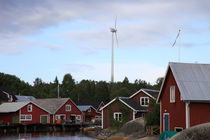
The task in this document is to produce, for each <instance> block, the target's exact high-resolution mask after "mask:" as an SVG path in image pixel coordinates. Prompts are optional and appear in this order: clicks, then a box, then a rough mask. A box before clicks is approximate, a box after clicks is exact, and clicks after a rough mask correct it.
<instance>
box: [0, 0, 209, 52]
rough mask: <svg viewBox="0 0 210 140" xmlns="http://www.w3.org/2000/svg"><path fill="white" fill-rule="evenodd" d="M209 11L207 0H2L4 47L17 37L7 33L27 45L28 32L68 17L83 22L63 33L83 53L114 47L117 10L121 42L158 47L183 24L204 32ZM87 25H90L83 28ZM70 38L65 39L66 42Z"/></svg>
mask: <svg viewBox="0 0 210 140" xmlns="http://www.w3.org/2000/svg"><path fill="white" fill-rule="evenodd" d="M209 12H210V1H208V0H202V1H197V0H176V1H168V0H158V1H157V0H150V1H146V0H141V1H140V0H132V1H127V0H115V1H111V0H107V1H98V0H90V1H88V2H87V1H81V0H77V1H74V0H61V1H57V0H30V1H28V0H19V1H18V2H17V1H14V0H1V1H0V13H1V14H0V25H1V26H0V38H1V45H2V46H7V44H6V43H7V41H5V40H4V39H3V41H2V38H7V37H8V36H15V37H10V38H8V39H7V40H8V42H22V43H23V44H27V41H28V40H27V39H24V37H25V36H28V35H30V36H33V35H34V34H41V33H42V31H43V30H44V29H45V28H47V27H55V28H56V26H58V25H62V23H64V22H69V23H76V22H78V21H82V22H80V23H79V25H78V26H77V27H79V28H75V29H71V31H70V32H69V31H68V32H66V33H65V32H64V33H62V34H69V35H70V37H71V40H70V41H71V42H72V45H74V46H77V47H79V48H80V49H81V50H82V52H85V53H92V52H96V51H97V50H98V49H105V48H109V47H110V44H111V33H110V31H109V27H112V26H113V25H114V18H115V16H116V15H117V16H118V24H117V25H118V33H119V34H118V35H119V45H120V47H122V48H132V47H158V46H162V45H163V44H167V43H168V44H169V43H171V42H169V41H171V40H173V38H174V36H175V35H176V33H177V31H178V29H183V30H186V33H187V34H194V35H195V36H196V32H198V31H199V32H200V34H201V35H202V33H203V32H207V31H209V30H210V28H209V26H207V27H206V26H205V27H203V26H202V27H200V26H194V23H195V22H197V21H200V22H205V23H207V25H209V19H210V15H209ZM87 25H89V27H90V28H88V29H87V28H85V29H84V27H86V26H87ZM199 25H200V24H199ZM61 36H62V35H61ZM81 40H82V41H81ZM68 42H69V40H67V39H66V40H65V43H68ZM186 43H188V42H186ZM20 46H22V44H19V43H18V44H12V43H10V45H8V47H5V48H1V49H0V53H12V52H11V50H13V49H11V48H19V49H18V51H17V52H21V51H23V50H24V49H25V47H20ZM43 46H44V45H43ZM28 47H29V46H28ZM14 50H16V49H14ZM15 52H16V51H15Z"/></svg>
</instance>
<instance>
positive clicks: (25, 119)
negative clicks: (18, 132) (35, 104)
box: [20, 114, 32, 121]
mask: <svg viewBox="0 0 210 140" xmlns="http://www.w3.org/2000/svg"><path fill="white" fill-rule="evenodd" d="M28 116H30V119H27V117H28ZM21 117H24V118H23V119H22V118H21ZM20 120H21V121H32V115H31V114H21V115H20Z"/></svg>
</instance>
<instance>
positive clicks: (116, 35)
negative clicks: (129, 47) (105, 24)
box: [115, 32, 119, 47]
mask: <svg viewBox="0 0 210 140" xmlns="http://www.w3.org/2000/svg"><path fill="white" fill-rule="evenodd" d="M115 37H116V43H117V47H119V43H118V38H117V32H115Z"/></svg>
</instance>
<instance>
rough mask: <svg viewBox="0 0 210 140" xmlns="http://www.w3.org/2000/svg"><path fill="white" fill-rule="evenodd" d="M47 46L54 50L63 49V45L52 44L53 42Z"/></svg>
mask: <svg viewBox="0 0 210 140" xmlns="http://www.w3.org/2000/svg"><path fill="white" fill-rule="evenodd" d="M45 47H46V48H48V49H50V50H53V51H55V50H60V49H62V47H60V46H57V45H52V44H51V45H45Z"/></svg>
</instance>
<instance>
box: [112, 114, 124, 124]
mask: <svg viewBox="0 0 210 140" xmlns="http://www.w3.org/2000/svg"><path fill="white" fill-rule="evenodd" d="M120 114H121V120H120V117H119V115H120ZM116 115H117V117H116ZM122 117H123V115H122V113H121V112H114V119H115V120H116V121H120V122H122Z"/></svg>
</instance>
